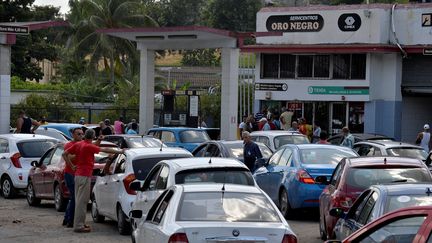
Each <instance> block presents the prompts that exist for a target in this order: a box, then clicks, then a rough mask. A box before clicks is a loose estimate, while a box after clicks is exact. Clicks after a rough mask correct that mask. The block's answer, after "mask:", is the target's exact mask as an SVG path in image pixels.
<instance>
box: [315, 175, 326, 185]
mask: <svg viewBox="0 0 432 243" xmlns="http://www.w3.org/2000/svg"><path fill="white" fill-rule="evenodd" d="M315 184H318V185H328V184H329V182H328V181H327V176H317V177H315Z"/></svg>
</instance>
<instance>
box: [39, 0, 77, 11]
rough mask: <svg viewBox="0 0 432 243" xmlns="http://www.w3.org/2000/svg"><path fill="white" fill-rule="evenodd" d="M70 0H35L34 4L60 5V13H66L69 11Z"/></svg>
mask: <svg viewBox="0 0 432 243" xmlns="http://www.w3.org/2000/svg"><path fill="white" fill-rule="evenodd" d="M68 2H69V1H68V0H35V1H34V3H33V5H39V6H41V5H53V6H54V7H60V13H62V14H65V13H67V12H68V11H69V5H68Z"/></svg>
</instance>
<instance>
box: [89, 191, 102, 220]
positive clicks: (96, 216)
mask: <svg viewBox="0 0 432 243" xmlns="http://www.w3.org/2000/svg"><path fill="white" fill-rule="evenodd" d="M91 216H92V219H93V222H95V223H103V222H104V221H105V216H102V215H100V214H99V211H98V208H97V204H96V198H95V197H94V196H92V200H91Z"/></svg>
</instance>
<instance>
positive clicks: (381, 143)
mask: <svg viewBox="0 0 432 243" xmlns="http://www.w3.org/2000/svg"><path fill="white" fill-rule="evenodd" d="M356 144H371V145H379V146H384V147H388V148H396V147H411V148H418V149H423V148H422V147H420V146H416V145H412V144H410V143H403V142H396V141H390V140H382V141H381V140H380V141H361V142H358V143H356Z"/></svg>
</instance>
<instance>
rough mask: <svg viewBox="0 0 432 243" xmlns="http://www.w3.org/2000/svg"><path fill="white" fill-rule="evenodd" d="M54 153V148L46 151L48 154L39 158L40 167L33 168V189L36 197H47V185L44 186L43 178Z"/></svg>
mask: <svg viewBox="0 0 432 243" xmlns="http://www.w3.org/2000/svg"><path fill="white" fill-rule="evenodd" d="M54 151H55V149H54V148H51V149H50V150H48V152H46V153H45V154H44V155H43V157H42V158H41V160H40V161H41V162H42V163H41V164H40V166H39V167H36V168H35V173H34V175H33V187H34V189H35V193H36V195H37V196H40V197H47V196H48V195H49V194H48V188H47V185H46V184H45V176H46V174H47V173H48V165H49V164H50V162H51V157H52V156H53V154H54Z"/></svg>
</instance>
